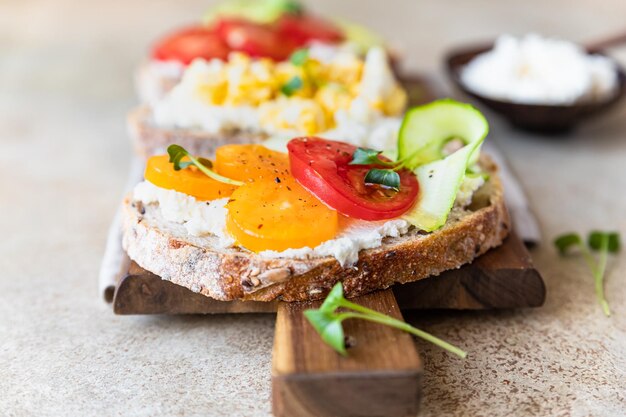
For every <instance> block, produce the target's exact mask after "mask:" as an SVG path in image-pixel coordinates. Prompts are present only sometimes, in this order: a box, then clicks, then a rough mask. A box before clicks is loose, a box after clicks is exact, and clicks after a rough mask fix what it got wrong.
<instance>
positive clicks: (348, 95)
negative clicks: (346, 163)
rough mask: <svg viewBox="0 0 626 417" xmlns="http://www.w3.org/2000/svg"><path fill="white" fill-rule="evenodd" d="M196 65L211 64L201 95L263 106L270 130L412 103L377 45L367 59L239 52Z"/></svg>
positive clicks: (323, 124)
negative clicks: (297, 58)
mask: <svg viewBox="0 0 626 417" xmlns="http://www.w3.org/2000/svg"><path fill="white" fill-rule="evenodd" d="M195 65H202V66H204V67H205V71H204V72H203V76H202V77H201V78H200V77H199V78H198V79H195V80H193V84H194V85H195V86H196V91H195V94H196V95H197V97H198V98H199V99H200V100H202V101H203V102H204V103H206V104H208V105H212V106H233V107H237V106H252V107H255V108H258V111H259V119H260V123H261V125H262V126H263V127H264V128H265V129H267V130H268V131H274V132H276V131H295V132H299V133H302V134H316V133H319V132H323V131H326V130H329V129H332V128H334V127H335V126H336V120H335V116H336V114H337V113H338V112H350V111H351V109H354V107H355V106H359V108H360V112H361V113H363V112H365V113H366V115H368V114H374V113H377V114H381V115H385V116H398V115H400V114H401V113H402V111H403V110H404V108H405V106H406V102H407V95H406V92H405V91H404V90H403V89H402V87H401V86H400V85H399V84H398V82H397V80H396V79H395V78H394V76H393V73H392V71H391V69H390V67H389V64H388V61H387V56H386V54H385V51H384V50H383V49H381V48H372V49H371V50H370V51H369V52H368V53H367V55H366V57H365V59H363V58H361V57H360V56H358V55H356V54H354V53H346V52H345V51H342V52H341V53H337V54H335V55H334V56H333V57H332V58H331V59H329V60H325V61H323V62H322V61H320V60H316V59H314V58H311V57H308V58H307V59H306V60H305V61H304V62H302V63H299V64H295V63H292V62H290V61H285V62H278V63H277V62H274V61H272V60H270V59H252V58H250V57H249V56H248V55H246V54H243V53H240V52H233V53H231V55H230V56H229V59H228V61H226V62H224V61H220V60H212V61H209V62H206V61H202V60H196V61H194V62H193V63H192V65H191V67H192V68H193V67H194V66H195ZM206 68H208V69H209V70H208V71H206ZM190 69H191V68H190ZM187 72H188V73H191V74H193V73H194V71H189V70H188V71H187Z"/></svg>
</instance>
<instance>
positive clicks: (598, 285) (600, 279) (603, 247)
mask: <svg viewBox="0 0 626 417" xmlns="http://www.w3.org/2000/svg"><path fill="white" fill-rule="evenodd" d="M580 248H581V251H582V254H583V257H584V258H585V262H586V263H587V265H588V266H589V269H591V274H592V275H593V279H594V282H595V289H596V297H597V298H598V302H599V303H600V305H601V306H602V311H603V312H604V315H605V316H607V317H610V316H611V309H610V308H609V303H608V302H607V300H606V298H605V296H604V273H605V271H606V264H607V260H608V254H609V237H608V235H603V236H602V241H601V243H600V255H599V259H598V262H597V263H596V260H595V259H594V257H593V255H592V254H591V252H590V251H589V249H588V248H587V247H586V246H585V245H582V244H581V245H580Z"/></svg>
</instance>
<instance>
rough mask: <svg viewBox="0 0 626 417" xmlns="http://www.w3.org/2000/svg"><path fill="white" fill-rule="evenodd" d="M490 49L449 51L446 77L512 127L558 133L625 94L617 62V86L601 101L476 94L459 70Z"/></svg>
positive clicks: (596, 112)
mask: <svg viewBox="0 0 626 417" xmlns="http://www.w3.org/2000/svg"><path fill="white" fill-rule="evenodd" d="M492 48H493V44H490V45H485V44H483V45H482V46H475V47H468V48H463V49H458V50H455V51H452V52H451V53H450V54H449V55H448V56H447V57H446V65H447V70H448V76H449V77H450V79H451V80H452V82H453V83H454V85H455V86H456V87H457V88H458V89H459V90H461V91H463V93H465V94H466V95H468V96H470V97H473V98H474V99H476V100H478V101H479V102H481V103H482V104H484V105H485V106H487V107H488V108H490V109H491V110H493V111H495V112H497V113H500V114H501V115H502V116H504V117H505V118H506V119H508V120H509V122H511V124H513V125H514V126H516V127H518V128H521V129H524V130H530V131H534V132H540V133H561V132H564V131H567V130H570V129H571V128H573V127H574V126H575V125H576V124H577V123H579V122H580V121H582V120H585V119H586V118H588V117H590V116H593V115H597V114H600V113H602V112H604V111H605V110H608V109H609V108H610V107H613V106H614V105H615V104H616V103H617V102H618V101H619V100H620V99H621V98H622V97H623V96H624V95H625V94H626V75H625V74H624V70H623V69H622V68H621V67H620V66H619V65H617V63H616V67H617V73H618V74H617V75H618V87H617V90H616V91H615V94H614V95H613V96H611V97H609V98H607V99H605V100H603V101H597V102H595V101H589V102H582V103H576V104H571V105H548V104H520V103H513V102H509V101H502V100H497V99H493V98H489V97H485V96H482V95H480V94H477V93H475V92H473V91H471V90H470V89H468V88H467V87H466V86H465V85H464V84H463V82H462V81H461V70H462V69H463V67H465V65H467V63H468V62H470V61H471V60H472V59H473V58H474V57H476V56H477V55H479V54H481V53H483V52H486V51H488V50H490V49H492Z"/></svg>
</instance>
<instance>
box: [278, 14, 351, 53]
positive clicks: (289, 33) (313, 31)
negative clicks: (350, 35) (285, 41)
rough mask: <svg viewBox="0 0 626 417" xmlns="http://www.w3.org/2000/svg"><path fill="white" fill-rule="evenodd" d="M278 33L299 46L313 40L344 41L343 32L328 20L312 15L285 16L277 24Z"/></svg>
mask: <svg viewBox="0 0 626 417" xmlns="http://www.w3.org/2000/svg"><path fill="white" fill-rule="evenodd" d="M276 25H277V27H278V31H279V32H280V33H281V34H283V35H285V37H287V38H289V39H293V40H294V41H295V42H296V43H297V44H298V45H299V46H302V45H305V44H307V43H308V42H310V41H312V40H317V41H321V42H326V43H338V42H341V41H342V40H343V39H344V35H343V32H342V31H341V29H340V28H338V27H337V26H335V25H334V24H333V23H332V22H329V21H328V20H324V19H321V18H319V17H316V16H312V15H300V16H298V15H293V14H284V15H282V16H281V17H280V19H278V21H277V22H276Z"/></svg>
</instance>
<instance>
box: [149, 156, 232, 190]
mask: <svg viewBox="0 0 626 417" xmlns="http://www.w3.org/2000/svg"><path fill="white" fill-rule="evenodd" d="M144 176H145V178H146V180H148V181H150V182H151V183H152V184H154V185H156V186H157V187H161V188H166V189H168V190H175V191H179V192H181V193H184V194H188V195H191V196H193V197H195V198H197V199H198V200H215V199H217V198H223V197H228V196H230V195H231V194H232V193H233V191H235V189H236V188H237V187H236V186H234V185H230V184H225V183H223V182H220V181H216V180H214V179H213V178H210V177H207V176H206V175H205V174H203V173H202V172H201V171H200V170H199V169H198V168H196V167H195V166H190V167H188V168H185V169H181V170H180V171H175V170H174V165H172V163H170V162H169V157H168V156H167V155H159V156H153V157H152V158H150V159H148V162H147V164H146V172H145V174H144Z"/></svg>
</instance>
